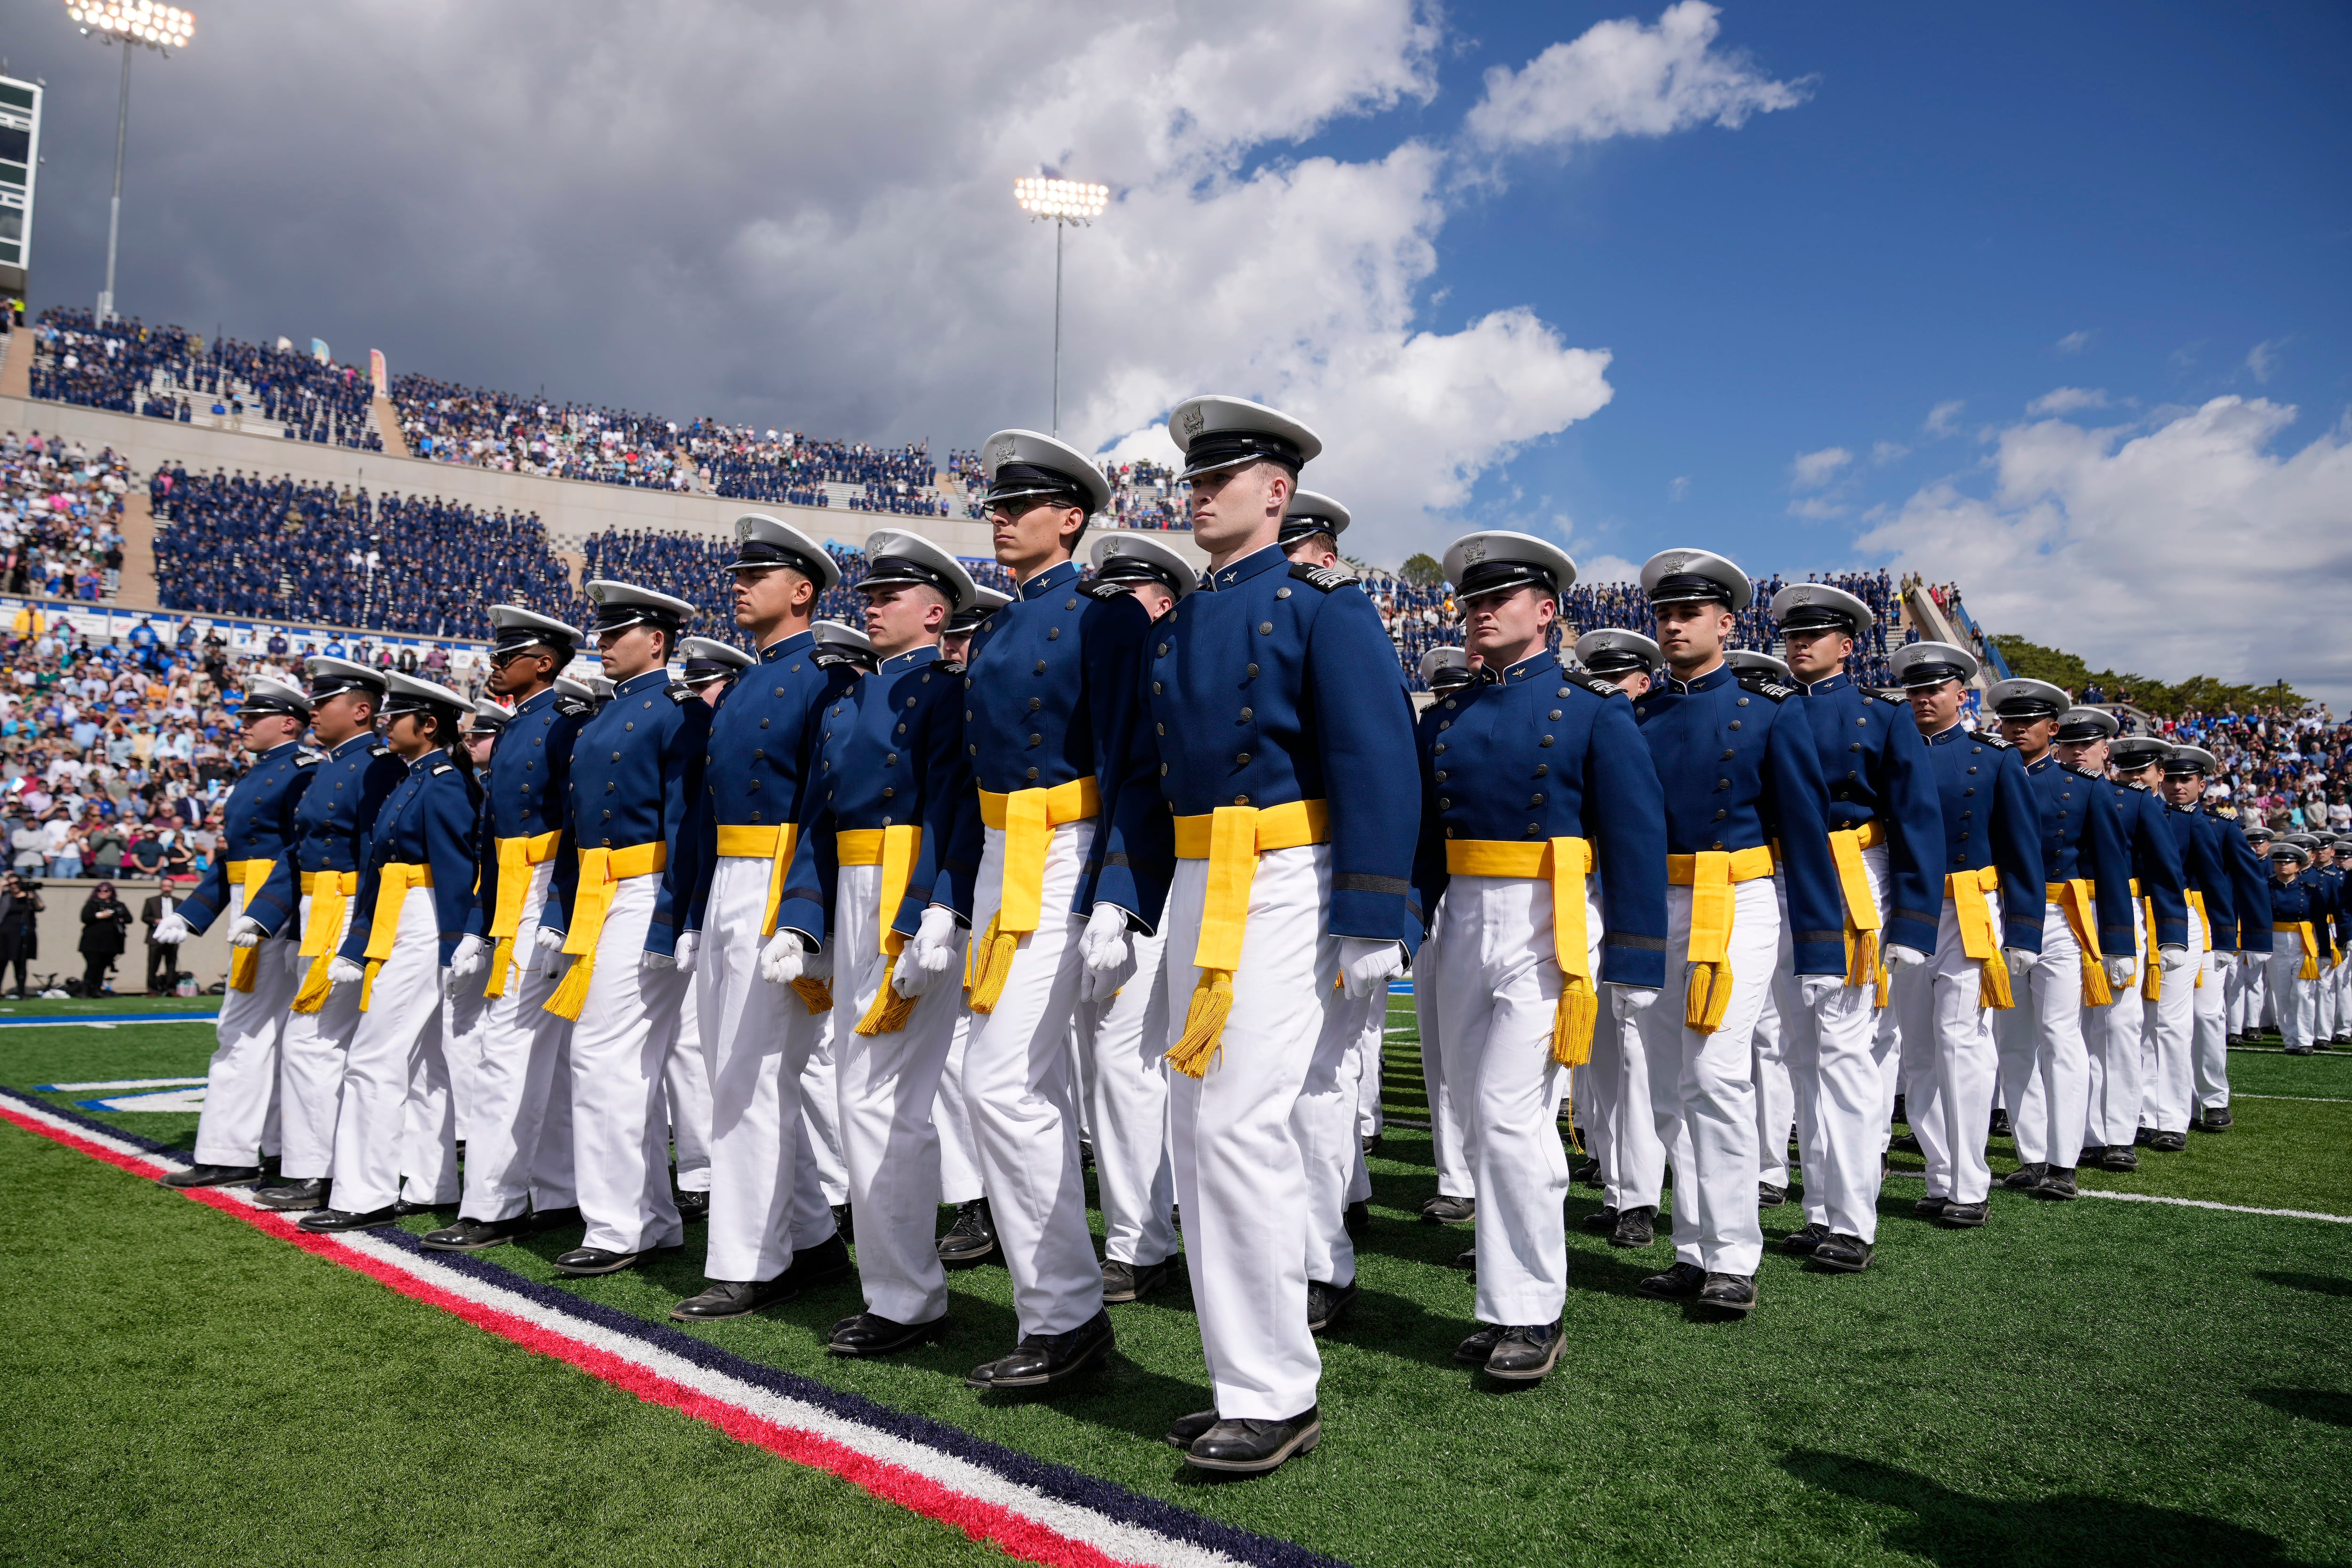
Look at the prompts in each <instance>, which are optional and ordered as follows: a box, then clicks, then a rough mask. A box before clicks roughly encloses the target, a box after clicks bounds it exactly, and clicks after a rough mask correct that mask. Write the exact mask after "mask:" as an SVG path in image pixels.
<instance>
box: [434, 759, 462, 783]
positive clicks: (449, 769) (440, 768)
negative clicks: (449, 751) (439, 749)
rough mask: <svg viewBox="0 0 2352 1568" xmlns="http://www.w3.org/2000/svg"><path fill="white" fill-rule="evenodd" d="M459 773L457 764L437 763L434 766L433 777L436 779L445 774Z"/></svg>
mask: <svg viewBox="0 0 2352 1568" xmlns="http://www.w3.org/2000/svg"><path fill="white" fill-rule="evenodd" d="M456 772H457V763H434V764H433V776H434V777H435V778H436V779H437V778H439V777H440V776H441V775H442V774H443V773H456Z"/></svg>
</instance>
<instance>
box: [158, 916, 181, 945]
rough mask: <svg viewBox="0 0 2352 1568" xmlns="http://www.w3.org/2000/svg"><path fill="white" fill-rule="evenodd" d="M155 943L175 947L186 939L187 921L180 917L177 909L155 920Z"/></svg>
mask: <svg viewBox="0 0 2352 1568" xmlns="http://www.w3.org/2000/svg"><path fill="white" fill-rule="evenodd" d="M154 940H155V945H156V946H158V947H177V946H179V945H180V944H181V943H182V942H185V941H187V940H188V922H187V921H184V920H182V919H181V918H180V914H179V911H178V910H173V911H172V912H171V913H170V914H168V915H165V916H164V917H163V919H162V920H160V921H156V922H155V938H154Z"/></svg>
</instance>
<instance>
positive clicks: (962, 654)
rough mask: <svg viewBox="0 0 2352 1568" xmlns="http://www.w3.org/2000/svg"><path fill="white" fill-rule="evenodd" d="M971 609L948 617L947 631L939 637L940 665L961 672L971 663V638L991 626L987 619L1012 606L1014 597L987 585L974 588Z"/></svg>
mask: <svg viewBox="0 0 2352 1568" xmlns="http://www.w3.org/2000/svg"><path fill="white" fill-rule="evenodd" d="M972 595H973V598H972V604H971V608H970V609H968V610H958V611H957V612H956V613H955V614H954V615H952V616H949V617H948V626H947V630H945V631H943V632H941V633H940V663H941V664H950V665H953V666H954V667H955V668H957V669H958V670H959V671H961V669H962V668H963V667H964V666H965V665H967V664H969V663H971V634H972V633H974V632H976V631H978V630H980V628H981V627H982V626H986V625H987V624H988V617H989V616H992V615H994V614H996V612H997V611H999V610H1001V609H1003V608H1004V606H1005V605H1009V604H1011V603H1012V602H1013V595H1010V594H1008V593H1005V592H1004V591H1003V590H1002V589H1000V588H992V587H989V586H988V585H987V584H975V585H974V586H973V588H972Z"/></svg>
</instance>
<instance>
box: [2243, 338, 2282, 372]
mask: <svg viewBox="0 0 2352 1568" xmlns="http://www.w3.org/2000/svg"><path fill="white" fill-rule="evenodd" d="M2284 347H2286V340H2285V339H2284V338H2273V339H2271V340H2269V341H2268V342H2259V343H2256V344H2255V345H2254V346H2253V347H2252V348H2251V349H2248V350H2247V351H2246V370H2247V372H2248V373H2249V374H2252V376H2253V378H2254V379H2255V380H2256V381H2260V382H2264V383H2267V382H2268V381H2269V380H2270V378H2271V377H2272V376H2273V375H2274V374H2277V372H2278V366H2279V351H2280V350H2281V349H2283V348H2284Z"/></svg>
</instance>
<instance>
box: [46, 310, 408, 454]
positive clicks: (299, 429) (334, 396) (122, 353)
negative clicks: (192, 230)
mask: <svg viewBox="0 0 2352 1568" xmlns="http://www.w3.org/2000/svg"><path fill="white" fill-rule="evenodd" d="M33 337H34V342H35V345H36V347H35V353H34V359H33V365H32V383H31V390H32V395H34V396H35V397H39V398H47V399H49V400H51V401H54V402H58V403H76V404H79V405H82V406H84V407H87V408H108V409H112V410H115V411H116V412H118V413H122V414H143V415H146V416H149V417H151V418H157V419H171V420H177V421H180V422H182V423H187V422H189V421H191V420H192V419H193V418H194V416H195V415H196V414H197V413H199V412H202V413H204V414H205V415H206V416H212V415H213V414H214V413H215V411H217V412H218V413H220V414H222V415H226V414H228V413H230V412H233V411H235V412H250V413H252V414H256V415H258V416H260V417H261V418H263V419H266V420H268V421H269V422H271V423H273V424H277V425H281V426H284V427H285V433H286V435H287V437H289V439H294V440H301V441H317V442H322V443H325V444H328V445H331V446H338V447H351V448H352V449H354V450H358V451H369V452H373V451H381V450H383V437H382V436H381V435H379V434H378V433H377V431H376V428H375V421H374V416H373V412H372V405H373V399H374V392H373V387H372V385H371V384H370V383H369V381H368V379H367V376H366V374H364V373H363V372H362V371H360V370H358V369H357V368H356V367H354V366H351V365H340V364H336V363H333V362H332V361H331V360H330V361H321V360H317V359H313V358H312V357H311V356H310V355H309V354H306V353H294V352H291V351H289V350H285V349H275V348H263V347H261V346H260V345H259V344H257V343H245V342H237V341H236V340H235V339H231V338H224V339H222V340H220V341H219V342H214V343H209V344H207V343H206V342H205V341H204V340H203V339H202V338H199V337H197V336H196V335H195V334H194V333H193V332H190V331H187V330H185V329H184V328H181V327H168V326H159V327H149V326H147V325H145V324H144V323H142V322H141V321H138V320H137V319H135V318H131V319H124V318H117V319H115V320H114V321H108V322H106V323H104V324H103V325H100V323H99V322H98V321H96V320H95V319H94V318H93V317H92V315H91V313H90V312H89V311H88V310H63V309H58V308H56V307H52V308H51V309H49V310H44V311H42V312H41V319H40V321H39V324H38V325H37V326H36V327H34V328H33Z"/></svg>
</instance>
